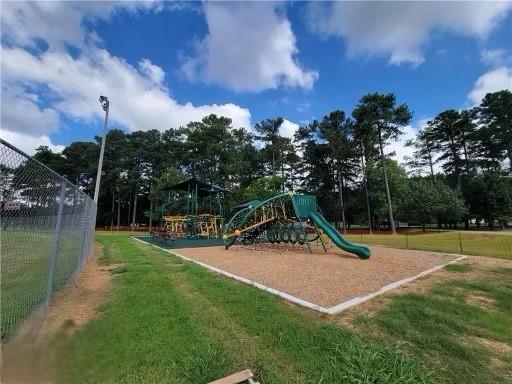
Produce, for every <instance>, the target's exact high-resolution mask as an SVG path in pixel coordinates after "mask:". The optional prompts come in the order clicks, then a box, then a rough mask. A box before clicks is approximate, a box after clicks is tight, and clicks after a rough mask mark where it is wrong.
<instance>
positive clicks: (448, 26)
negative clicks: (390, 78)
mask: <svg viewBox="0 0 512 384" xmlns="http://www.w3.org/2000/svg"><path fill="white" fill-rule="evenodd" d="M511 9H512V2H438V1H431V2H415V1H411V2H403V1H399V2H379V1H376V2H334V3H322V2H315V3H310V4H309V5H308V9H307V20H308V25H309V27H310V29H311V30H312V31H313V32H315V33H317V34H319V35H321V36H325V37H330V36H333V37H339V38H342V39H344V41H345V43H346V48H347V51H348V54H349V55H351V56H354V55H359V54H363V55H369V56H372V55H381V56H386V57H388V58H389V62H390V63H391V64H402V63H409V64H413V65H418V64H421V63H422V62H423V61H424V60H425V56H424V49H425V46H426V45H427V43H428V40H429V39H430V38H431V36H432V35H433V34H434V33H435V32H450V33H454V34H458V35H461V36H469V37H475V38H480V39H485V38H486V36H487V35H488V34H489V32H490V31H491V30H492V29H493V28H494V27H495V26H496V25H497V24H498V23H499V22H500V21H501V20H503V19H504V18H505V17H506V16H507V14H508V12H509V11H510V10H511Z"/></svg>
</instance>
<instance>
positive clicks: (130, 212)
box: [126, 191, 132, 227]
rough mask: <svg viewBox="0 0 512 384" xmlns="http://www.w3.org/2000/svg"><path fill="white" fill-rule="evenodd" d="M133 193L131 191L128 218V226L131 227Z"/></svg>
mask: <svg viewBox="0 0 512 384" xmlns="http://www.w3.org/2000/svg"><path fill="white" fill-rule="evenodd" d="M131 214H132V191H130V196H129V198H128V218H127V219H126V226H127V227H129V226H130V219H131V218H132V215H131Z"/></svg>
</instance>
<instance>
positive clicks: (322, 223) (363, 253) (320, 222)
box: [308, 211, 371, 259]
mask: <svg viewBox="0 0 512 384" xmlns="http://www.w3.org/2000/svg"><path fill="white" fill-rule="evenodd" d="M308 217H309V218H310V219H311V220H313V222H314V223H315V225H316V226H317V227H318V228H319V229H321V230H322V231H324V233H325V234H326V235H327V236H329V238H330V239H331V240H332V242H333V243H334V244H336V246H337V247H338V248H341V249H342V250H344V251H346V252H350V253H354V254H356V255H357V256H358V257H359V258H360V259H368V258H370V256H371V252H370V248H368V247H367V246H365V245H360V244H354V243H351V242H349V241H347V240H345V239H344V238H343V237H342V236H341V235H340V234H339V233H338V231H336V229H335V228H334V227H333V226H332V225H331V224H329V223H328V221H327V220H325V218H324V217H323V216H322V215H320V214H319V213H318V212H312V211H310V212H308Z"/></svg>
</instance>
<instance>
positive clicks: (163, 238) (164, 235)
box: [151, 230, 174, 245]
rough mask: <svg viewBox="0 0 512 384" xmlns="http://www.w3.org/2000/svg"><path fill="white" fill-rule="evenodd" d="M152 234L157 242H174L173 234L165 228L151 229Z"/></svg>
mask: <svg viewBox="0 0 512 384" xmlns="http://www.w3.org/2000/svg"><path fill="white" fill-rule="evenodd" d="M151 236H152V237H153V240H155V241H156V242H159V243H162V244H169V243H170V244H171V245H172V244H173V243H174V239H173V238H172V237H171V235H170V234H169V233H168V232H167V231H163V230H155V231H151Z"/></svg>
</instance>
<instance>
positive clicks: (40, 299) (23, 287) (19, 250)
mask: <svg viewBox="0 0 512 384" xmlns="http://www.w3.org/2000/svg"><path fill="white" fill-rule="evenodd" d="M53 235H54V232H53V230H41V229H38V230H36V229H30V230H27V229H16V228H7V229H5V230H2V234H1V239H0V240H1V250H0V254H1V258H0V262H1V265H2V268H1V269H0V281H1V286H0V294H1V297H2V300H1V301H0V313H1V315H2V316H1V322H0V333H1V337H2V339H3V338H4V337H5V336H7V335H8V334H9V333H10V332H11V331H12V330H13V329H15V328H16V327H17V326H18V325H19V324H20V323H21V322H22V321H23V320H24V319H25V318H26V317H27V316H28V315H30V314H31V313H32V312H33V311H35V310H36V309H38V308H39V307H40V306H41V305H42V304H43V303H44V301H45V298H46V285H47V282H48V273H49V269H50V254H51V249H52V242H53ZM81 248H82V237H81V233H79V232H78V231H76V230H67V231H66V230H62V231H61V233H60V237H59V241H58V246H57V260H56V264H55V271H54V276H53V281H52V288H53V291H57V290H58V289H59V288H60V287H61V286H62V285H63V284H65V283H66V282H67V281H68V280H69V278H70V277H71V276H72V274H73V272H74V271H75V270H76V268H77V265H78V257H79V255H80V252H81Z"/></svg>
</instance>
